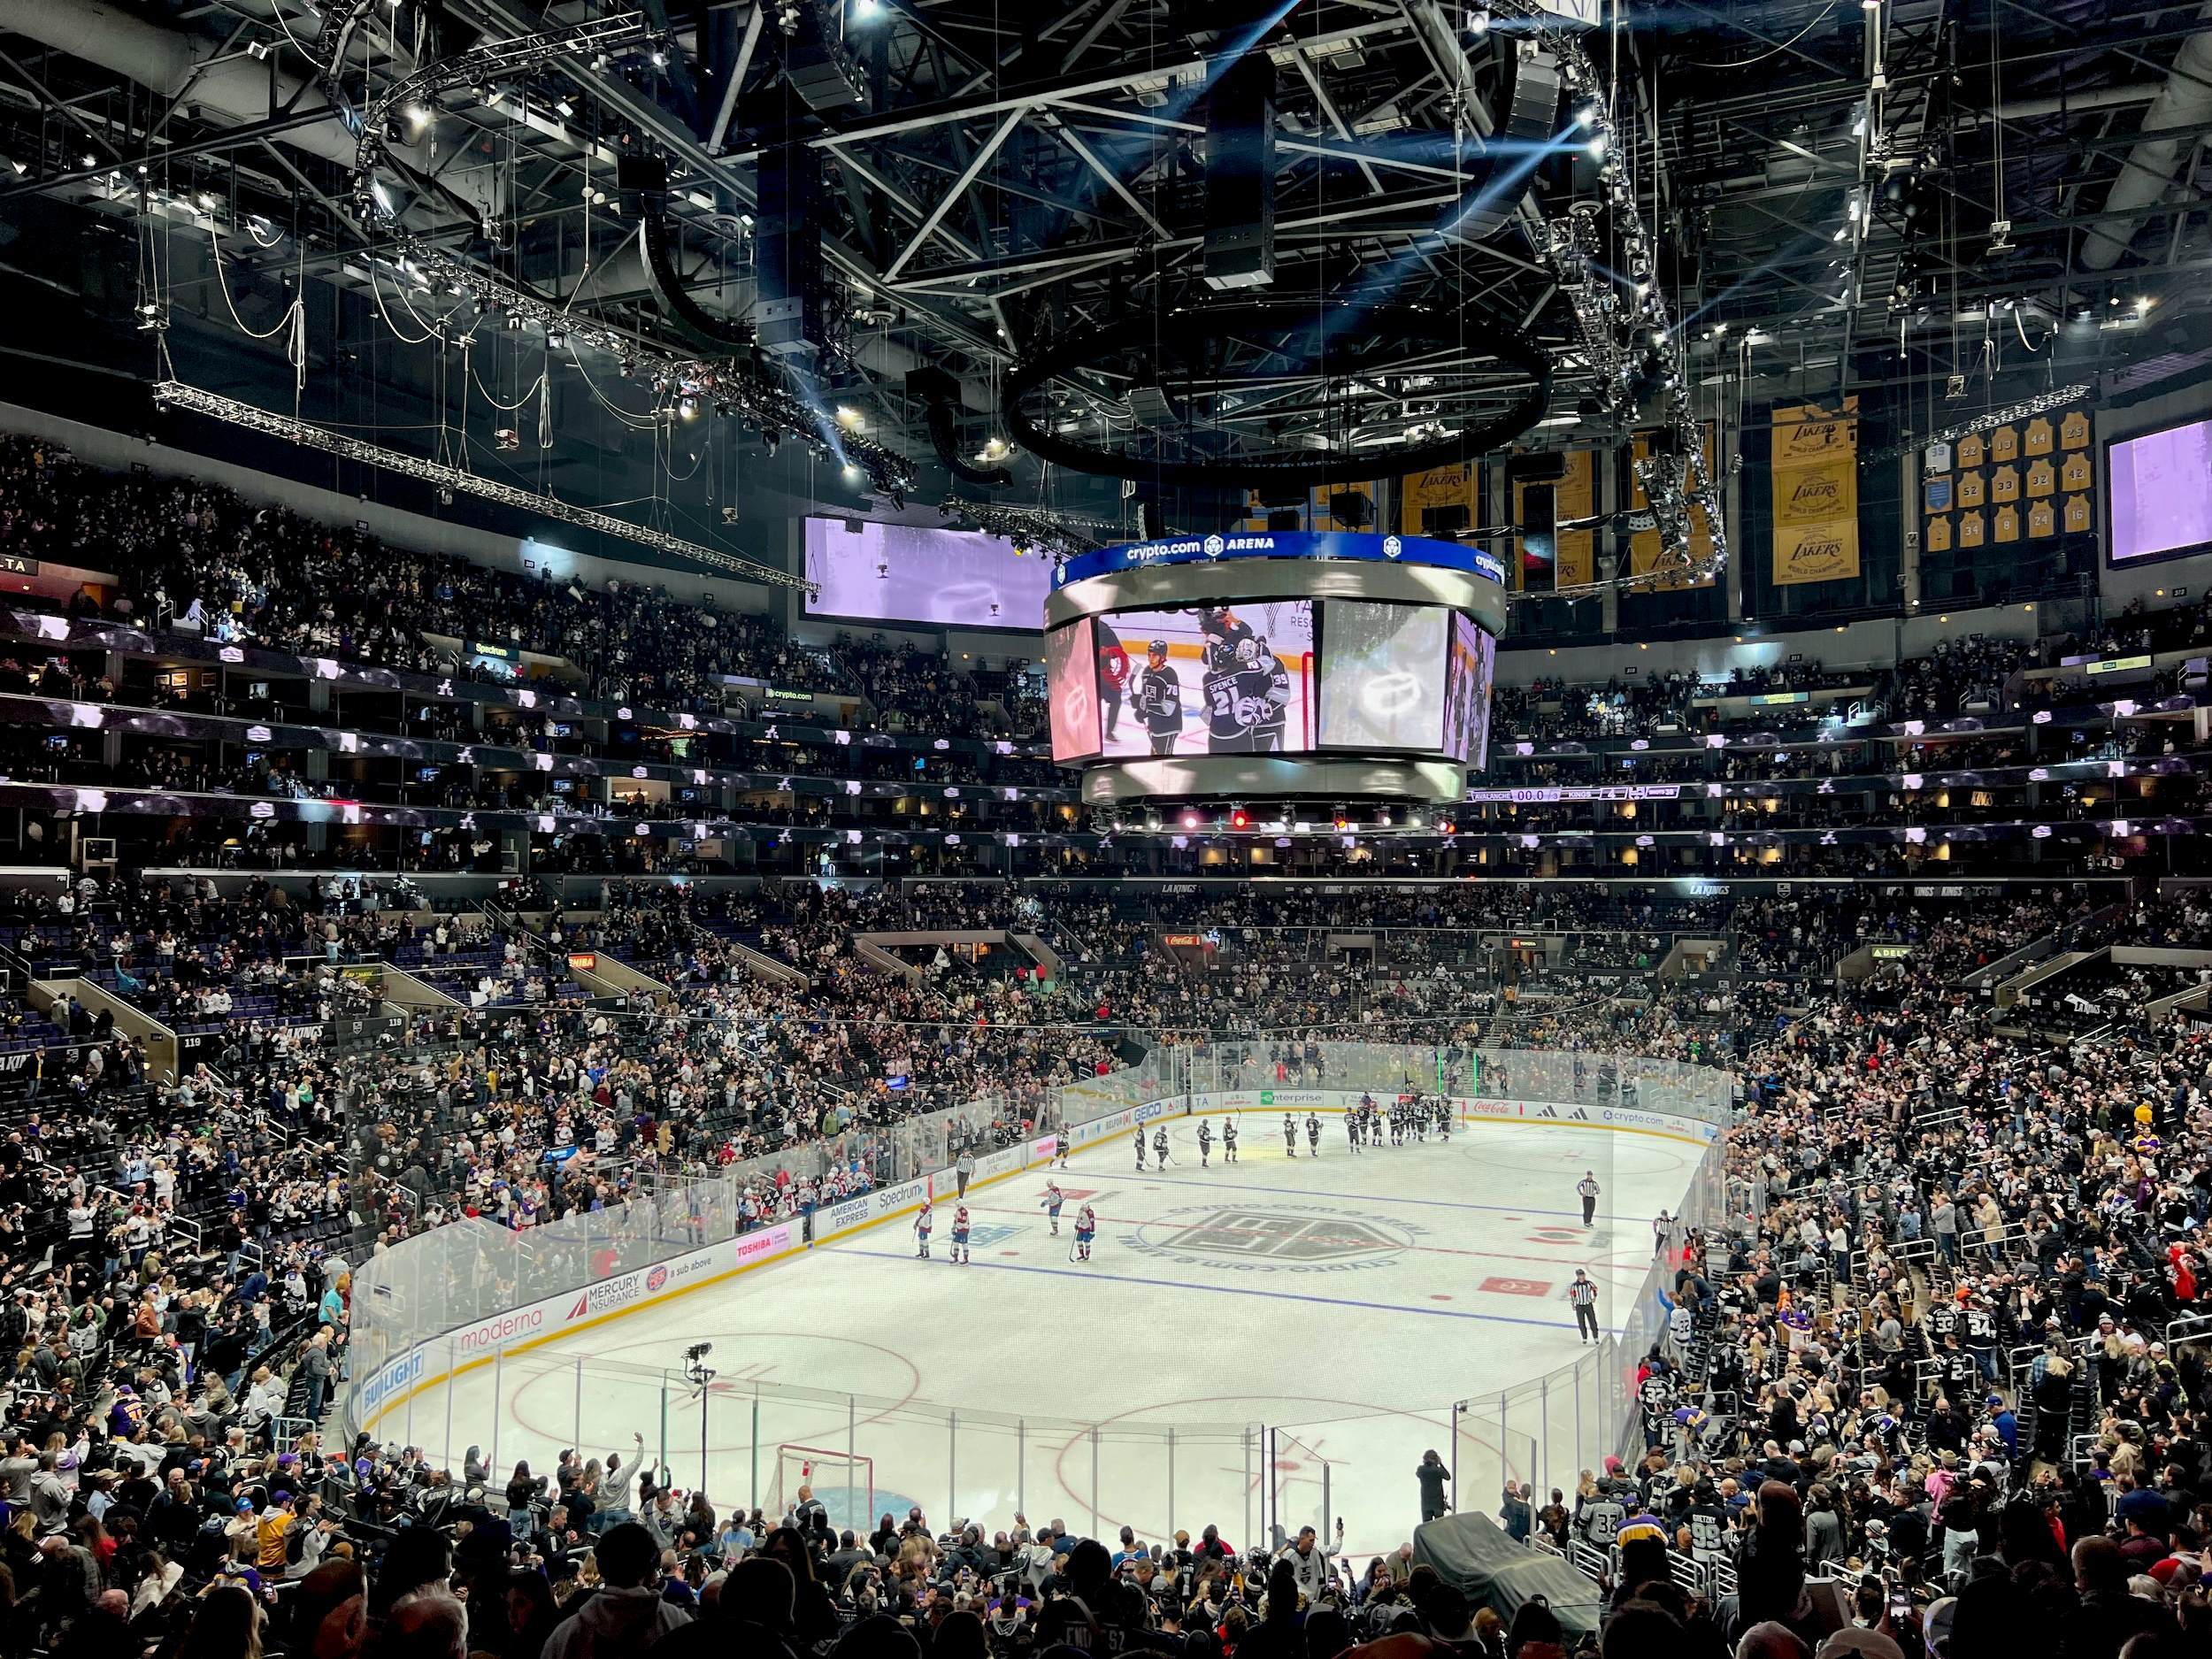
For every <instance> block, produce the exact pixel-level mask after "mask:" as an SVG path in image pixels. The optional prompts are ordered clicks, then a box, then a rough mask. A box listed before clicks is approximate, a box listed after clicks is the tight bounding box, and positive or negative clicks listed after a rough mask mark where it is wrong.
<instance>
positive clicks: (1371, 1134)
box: [1367, 1100, 1383, 1147]
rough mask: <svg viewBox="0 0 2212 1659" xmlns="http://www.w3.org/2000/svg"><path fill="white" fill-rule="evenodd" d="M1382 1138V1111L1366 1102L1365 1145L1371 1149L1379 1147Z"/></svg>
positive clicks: (1371, 1103)
mask: <svg viewBox="0 0 2212 1659" xmlns="http://www.w3.org/2000/svg"><path fill="white" fill-rule="evenodd" d="M1382 1137H1383V1110H1382V1108H1381V1107H1379V1106H1378V1105H1376V1104H1375V1102H1373V1101H1372V1100H1370V1101H1369V1102H1367V1144H1368V1145H1369V1146H1371V1147H1379V1146H1380V1145H1382Z"/></svg>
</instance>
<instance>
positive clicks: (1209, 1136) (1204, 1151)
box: [1198, 1118, 1214, 1169]
mask: <svg viewBox="0 0 2212 1659" xmlns="http://www.w3.org/2000/svg"><path fill="white" fill-rule="evenodd" d="M1213 1152H1214V1126H1213V1125H1211V1124H1210V1123H1208V1122H1207V1121H1206V1120H1205V1119H1204V1118H1200V1119H1199V1120H1198V1167H1199V1168H1200V1169H1206V1168H1209V1167H1210V1164H1209V1162H1208V1161H1209V1160H1210V1158H1211V1157H1212V1156H1213Z"/></svg>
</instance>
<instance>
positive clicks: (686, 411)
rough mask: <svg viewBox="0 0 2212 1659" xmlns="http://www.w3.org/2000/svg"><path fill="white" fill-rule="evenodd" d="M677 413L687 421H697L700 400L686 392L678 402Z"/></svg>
mask: <svg viewBox="0 0 2212 1659" xmlns="http://www.w3.org/2000/svg"><path fill="white" fill-rule="evenodd" d="M676 412H677V413H678V414H679V415H680V416H682V417H683V418H684V419H686V420H696V419H698V418H699V400H698V399H697V398H695V397H694V396H692V395H691V394H690V393H688V392H686V393H685V394H684V395H683V396H681V397H680V398H678V399H677V400H676Z"/></svg>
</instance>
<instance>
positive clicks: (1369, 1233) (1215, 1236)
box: [1129, 1204, 1421, 1273]
mask: <svg viewBox="0 0 2212 1659" xmlns="http://www.w3.org/2000/svg"><path fill="white" fill-rule="evenodd" d="M1420 1232H1421V1229H1420V1228H1418V1227H1416V1226H1411V1225H1408V1224H1406V1223H1404V1222H1401V1221H1388V1222H1383V1221H1377V1220H1375V1219H1373V1218H1372V1217H1367V1216H1356V1215H1348V1214H1347V1213H1345V1212H1344V1211H1342V1210H1325V1209H1321V1208H1317V1207H1310V1206H1306V1205H1301V1204H1286V1205H1281V1206H1271V1207H1270V1208H1268V1209H1265V1210H1259V1209H1253V1208H1248V1207H1247V1206H1243V1205H1235V1206H1214V1205H1209V1206H1202V1207H1200V1208H1196V1209H1190V1210H1169V1211H1168V1212H1167V1213H1166V1214H1165V1215H1163V1216H1160V1217H1156V1218H1155V1219H1153V1220H1150V1221H1147V1222H1145V1223H1143V1224H1142V1225H1140V1226H1139V1227H1138V1228H1137V1230H1136V1232H1135V1233H1133V1235H1132V1236H1131V1237H1130V1240H1129V1242H1130V1243H1131V1244H1132V1245H1133V1247H1134V1248H1137V1249H1139V1250H1142V1251H1145V1252H1147V1253H1148V1254H1151V1255H1155V1256H1163V1257H1164V1258H1165V1259H1166V1260H1168V1261H1171V1262H1173V1263H1178V1264H1179V1265H1181V1266H1185V1267H1208V1268H1217V1269H1218V1268H1229V1269H1231V1270H1233V1271H1237V1272H1290V1273H1338V1272H1355V1271H1360V1270H1362V1269H1365V1268H1371V1267H1387V1266H1389V1265H1391V1264H1392V1263H1394V1262H1396V1261H1397V1260H1398V1259H1399V1258H1400V1257H1401V1256H1402V1255H1403V1254H1404V1253H1405V1252H1406V1251H1407V1250H1409V1249H1411V1248H1413V1245H1414V1240H1415V1238H1416V1237H1417V1236H1418V1234H1419V1233H1420Z"/></svg>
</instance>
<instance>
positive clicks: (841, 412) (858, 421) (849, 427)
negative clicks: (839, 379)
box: [837, 403, 868, 432]
mask: <svg viewBox="0 0 2212 1659" xmlns="http://www.w3.org/2000/svg"><path fill="white" fill-rule="evenodd" d="M837 424H838V425H839V426H842V427H844V429H845V430H846V431H848V432H858V431H860V430H861V429H862V428H863V427H864V426H867V424H868V418H867V417H866V416H865V415H864V414H862V413H861V412H860V411H858V410H857V409H855V408H854V407H853V406H852V405H851V404H850V403H840V404H838V406H837Z"/></svg>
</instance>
